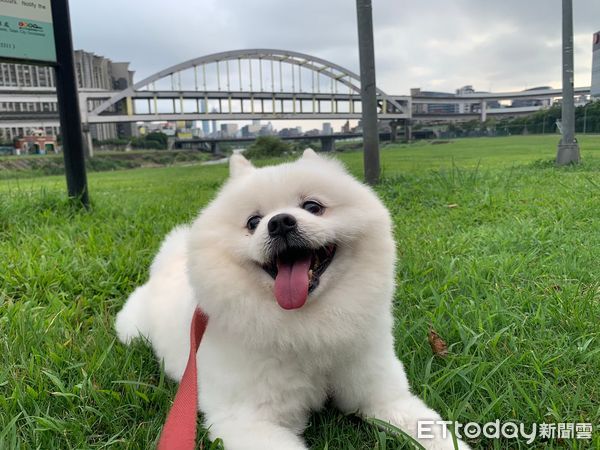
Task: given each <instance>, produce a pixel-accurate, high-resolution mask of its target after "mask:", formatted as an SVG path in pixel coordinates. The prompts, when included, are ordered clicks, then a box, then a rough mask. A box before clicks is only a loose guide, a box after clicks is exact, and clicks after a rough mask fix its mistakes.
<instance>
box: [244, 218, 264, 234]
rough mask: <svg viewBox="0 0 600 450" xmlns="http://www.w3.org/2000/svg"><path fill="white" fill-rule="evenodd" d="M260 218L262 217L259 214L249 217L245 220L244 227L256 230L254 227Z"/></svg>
mask: <svg viewBox="0 0 600 450" xmlns="http://www.w3.org/2000/svg"><path fill="white" fill-rule="evenodd" d="M260 219H262V217H260V216H252V217H250V218H249V219H248V222H246V228H248V229H249V230H250V231H254V230H256V227H257V226H258V224H259V223H260Z"/></svg>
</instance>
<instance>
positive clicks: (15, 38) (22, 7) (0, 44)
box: [0, 0, 56, 63]
mask: <svg viewBox="0 0 600 450" xmlns="http://www.w3.org/2000/svg"><path fill="white" fill-rule="evenodd" d="M50 1H51V0H0V59H2V58H7V59H12V60H21V61H32V62H45V63H56V49H55V46H54V31H53V27H52V9H51V8H52V7H51V5H50Z"/></svg>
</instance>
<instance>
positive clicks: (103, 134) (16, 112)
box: [0, 50, 136, 141]
mask: <svg viewBox="0 0 600 450" xmlns="http://www.w3.org/2000/svg"><path fill="white" fill-rule="evenodd" d="M74 56H75V74H76V76H77V84H78V87H79V89H100V90H107V91H118V90H122V89H125V88H127V87H129V86H131V85H132V84H133V74H134V72H133V71H131V70H129V63H126V62H125V63H115V62H112V61H111V60H110V59H107V58H104V57H102V56H98V55H95V54H93V53H89V52H85V51H83V50H76V51H75V52H74ZM0 87H5V88H16V89H15V90H14V91H10V92H7V93H6V94H4V95H3V99H2V102H0V112H4V113H7V114H5V115H4V117H6V119H5V120H4V121H2V120H0V141H2V140H4V141H9V140H12V139H14V138H15V137H19V136H27V135H31V134H33V133H34V132H38V131H40V130H41V131H42V132H44V133H45V134H59V133H60V128H59V126H58V106H57V102H56V100H54V99H52V100H49V101H34V102H23V101H20V99H19V98H18V97H22V95H19V92H18V91H19V90H27V89H28V88H49V89H50V90H54V89H55V87H56V84H55V79H54V70H53V69H52V68H51V67H40V66H34V65H30V64H12V63H0ZM11 96H14V98H15V99H14V101H12V100H11ZM90 103H93V105H91V106H97V105H99V104H100V103H101V100H94V101H93V102H90ZM116 108H122V106H117V107H116ZM11 113H12V114H11ZM10 116H15V117H17V116H18V117H22V116H27V118H28V120H27V125H26V126H21V125H19V124H17V126H13V125H12V124H11V121H10V120H9V117H10ZM32 119H34V120H32ZM135 131H136V130H135V124H110V123H109V124H93V125H90V133H91V135H92V137H93V138H94V139H98V140H100V141H103V140H106V139H114V138H117V137H129V136H132V135H133V134H135Z"/></svg>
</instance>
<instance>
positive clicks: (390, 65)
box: [71, 0, 600, 94]
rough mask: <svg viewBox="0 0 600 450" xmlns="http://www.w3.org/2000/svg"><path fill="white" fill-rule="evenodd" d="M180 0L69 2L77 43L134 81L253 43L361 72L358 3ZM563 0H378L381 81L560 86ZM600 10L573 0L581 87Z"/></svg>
mask: <svg viewBox="0 0 600 450" xmlns="http://www.w3.org/2000/svg"><path fill="white" fill-rule="evenodd" d="M176 5H177V7H173V6H170V7H169V8H165V7H164V3H162V2H158V0H147V1H146V2H145V3H144V7H143V8H142V7H140V5H139V4H137V3H136V2H127V3H123V2H118V3H117V1H116V0H105V1H104V2H100V3H99V2H72V3H71V15H72V21H73V34H74V41H75V45H76V47H78V48H84V49H85V50H87V51H93V52H96V53H98V54H102V55H105V56H106V57H109V58H111V59H113V60H114V61H130V62H131V68H132V69H133V70H135V71H136V80H139V79H141V78H142V77H144V76H148V75H150V74H152V73H154V72H156V71H158V70H161V69H163V68H165V67H168V66H170V65H173V64H176V63H179V62H182V61H184V60H187V59H191V58H193V57H197V56H201V55H205V54H209V53H214V52H217V51H224V50H234V49H239V48H251V47H274V48H282V49H286V50H297V51H301V52H305V53H309V54H313V55H315V56H320V57H323V58H325V59H329V60H331V61H333V62H335V63H338V64H340V65H342V66H345V67H348V68H349V69H352V70H355V71H358V52H357V47H356V39H357V38H356V23H355V21H356V17H355V13H356V12H355V10H354V4H353V2H350V3H349V2H345V1H343V0H330V1H328V2H317V1H315V0H307V1H305V2H302V3H301V4H295V3H291V4H288V3H285V4H282V3H281V2H277V1H275V0H259V1H257V2H254V3H253V6H252V8H249V7H248V4H247V3H246V2H242V1H241V0H230V1H228V2H217V1H216V0H207V1H205V2H203V3H202V8H198V6H197V3H196V2H192V1H191V0H179V1H178V2H177V4H176ZM560 5H561V4H560V1H559V0H530V1H528V2H522V1H516V0H506V1H504V2H481V1H478V0H453V1H450V2H445V3H444V10H443V13H442V12H441V11H440V8H439V2H436V1H435V0H422V1H421V2H413V3H409V4H402V5H400V3H399V2H398V1H397V0H379V1H378V2H375V3H374V25H375V44H376V61H377V78H378V86H379V87H380V88H382V89H383V90H385V91H387V92H391V93H395V94H404V93H408V92H409V90H410V88H413V87H420V88H422V89H424V90H439V91H449V92H453V91H454V90H455V89H456V88H457V87H460V86H462V85H465V84H470V85H473V86H475V87H476V88H477V89H479V90H486V91H489V90H492V91H505V90H521V89H526V88H531V87H534V86H540V85H551V86H553V87H559V86H560V73H561V72H560V67H561V61H560V58H561V54H560V45H561V26H560V12H561V7H560ZM314 11H318V12H319V13H318V14H314ZM435 11H440V13H439V14H437V13H435ZM116 12H118V14H117V13H116ZM332 18H335V27H334V28H335V33H333V32H332ZM599 18H600V2H598V1H597V0H578V1H577V2H575V4H574V24H575V84H576V85H578V86H584V85H586V86H587V85H590V79H591V60H592V35H593V33H594V32H595V31H597V30H598V28H599V25H600V20H599ZM209 19H210V20H209ZM142 24H143V26H142ZM190 30H192V32H191V31H190Z"/></svg>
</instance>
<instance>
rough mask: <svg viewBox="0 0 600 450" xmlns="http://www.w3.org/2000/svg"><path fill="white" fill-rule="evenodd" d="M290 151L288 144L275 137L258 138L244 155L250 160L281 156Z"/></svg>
mask: <svg viewBox="0 0 600 450" xmlns="http://www.w3.org/2000/svg"><path fill="white" fill-rule="evenodd" d="M290 150H291V148H290V146H289V144H287V143H285V142H283V141H282V140H281V139H279V138H278V137H276V136H260V137H258V138H256V141H254V144H252V145H251V146H250V147H248V150H246V152H245V153H244V155H245V156H246V157H248V158H250V159H256V158H273V157H277V156H283V155H285V154H286V153H289V152H290Z"/></svg>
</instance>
